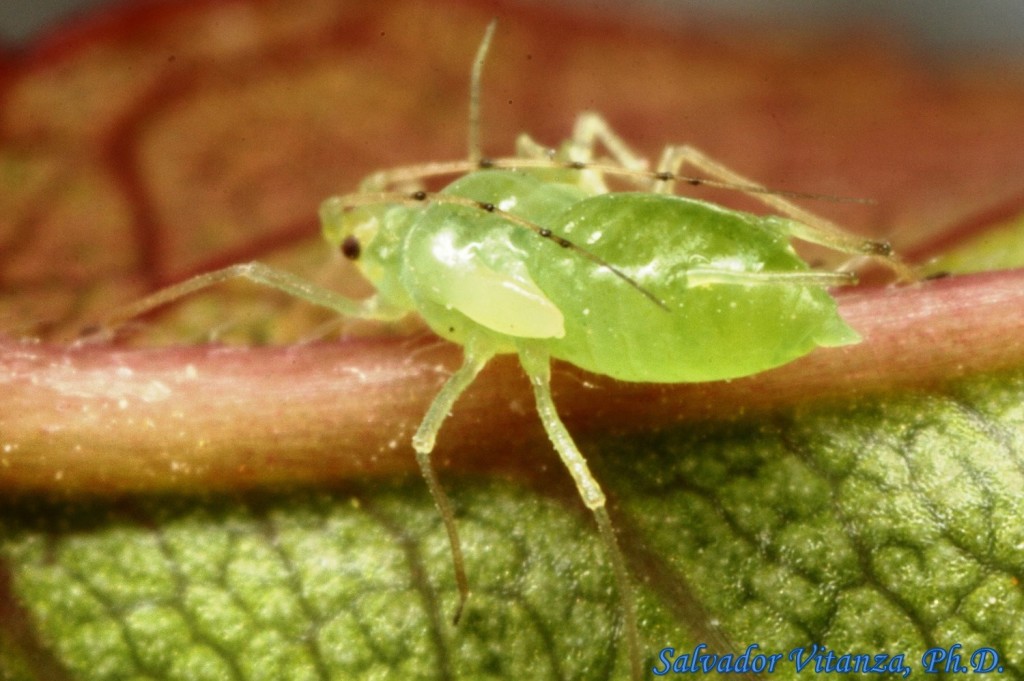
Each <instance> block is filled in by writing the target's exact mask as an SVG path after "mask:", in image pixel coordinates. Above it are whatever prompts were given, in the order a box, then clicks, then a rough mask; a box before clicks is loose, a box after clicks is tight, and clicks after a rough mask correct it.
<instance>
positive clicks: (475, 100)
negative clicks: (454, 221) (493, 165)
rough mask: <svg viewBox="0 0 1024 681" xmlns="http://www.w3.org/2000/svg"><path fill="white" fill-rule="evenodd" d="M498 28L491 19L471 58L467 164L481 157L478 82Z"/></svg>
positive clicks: (496, 23)
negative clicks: (474, 54)
mask: <svg viewBox="0 0 1024 681" xmlns="http://www.w3.org/2000/svg"><path fill="white" fill-rule="evenodd" d="M497 26H498V20H497V19H491V23H489V24H487V30H485V31H484V38H483V40H481V41H480V47H478V48H477V49H476V56H475V57H474V58H473V70H472V71H471V72H470V76H469V162H470V163H476V162H478V161H479V160H480V158H481V157H482V152H481V151H480V91H481V90H480V80H481V77H482V75H483V71H484V62H485V61H486V60H487V52H488V50H490V49H491V38H493V37H494V29H495V28H496V27H497Z"/></svg>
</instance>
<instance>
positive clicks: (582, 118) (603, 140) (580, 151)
mask: <svg viewBox="0 0 1024 681" xmlns="http://www.w3.org/2000/svg"><path fill="white" fill-rule="evenodd" d="M571 144H572V146H571V147H570V152H569V156H570V158H569V159H568V160H570V161H580V162H583V163H588V162H590V161H593V160H594V153H595V151H596V150H597V145H598V144H601V145H602V146H604V148H605V149H607V150H608V151H609V153H611V155H612V159H614V160H615V162H616V163H618V164H619V165H621V166H622V167H624V168H628V169H629V170H632V171H635V172H643V171H645V170H647V166H648V162H647V159H646V158H644V157H643V156H640V155H639V154H637V153H636V152H635V151H633V150H632V149H631V148H630V147H629V145H628V144H626V142H625V140H623V139H622V138H621V137H619V135H618V133H616V132H615V131H614V130H612V126H611V125H609V124H608V121H606V120H605V119H604V117H603V116H601V114H599V113H596V112H594V111H584V112H583V113H581V114H580V115H579V116H577V117H576V124H575V125H574V126H573V129H572V143H571ZM644 186H645V187H646V186H649V183H648V182H644Z"/></svg>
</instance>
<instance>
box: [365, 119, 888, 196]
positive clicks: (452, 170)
mask: <svg viewBox="0 0 1024 681" xmlns="http://www.w3.org/2000/svg"><path fill="white" fill-rule="evenodd" d="M472 137H474V136H473V135H471V138H472ZM491 169H495V170H532V169H541V170H547V169H555V170H557V169H564V170H579V171H584V170H591V171H595V172H599V173H605V174H608V175H618V176H620V177H629V178H634V179H640V180H649V181H652V182H681V183H683V184H686V185H689V186H691V187H715V188H717V189H729V190H733V191H738V192H744V193H748V194H770V195H772V196H782V197H785V198H787V199H805V200H810V201H829V202H831V203H858V204H863V205H873V204H874V203H875V201H874V199H865V198H860V197H856V196H836V195H833V194H816V193H813V192H798V191H793V190H790V189H776V188H773V187H763V186H761V185H757V184H735V183H733V182H725V181H722V180H715V179H712V178H709V177H696V176H693V175H679V174H676V173H673V172H671V171H656V170H637V169H634V168H627V167H625V166H622V165H618V164H614V163H595V162H584V161H559V160H557V159H552V158H519V157H515V156H506V157H502V158H486V157H483V156H478V157H477V158H476V159H473V158H470V159H469V160H465V161H435V162H432V163H419V164H416V165H410V166H399V167H397V168H391V169H390V170H386V171H381V172H379V173H375V174H373V175H371V176H370V178H371V180H370V182H369V183H368V184H370V185H371V186H374V188H377V189H387V188H388V187H390V186H393V185H400V184H402V183H406V182H411V181H414V180H423V179H426V178H430V177H443V176H445V175H464V174H466V173H470V172H473V171H475V170H491Z"/></svg>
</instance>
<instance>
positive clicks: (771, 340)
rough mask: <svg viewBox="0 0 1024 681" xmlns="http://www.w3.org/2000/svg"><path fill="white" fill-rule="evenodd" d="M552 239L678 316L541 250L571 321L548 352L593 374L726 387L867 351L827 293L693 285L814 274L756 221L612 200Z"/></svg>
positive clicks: (548, 286) (561, 227)
mask: <svg viewBox="0 0 1024 681" xmlns="http://www.w3.org/2000/svg"><path fill="white" fill-rule="evenodd" d="M551 229H552V230H553V231H555V232H556V233H558V234H560V235H562V236H564V237H566V238H568V239H570V240H572V241H573V243H575V244H578V245H579V246H581V247H582V248H585V249H587V250H589V251H591V252H592V253H594V254H595V255H597V256H598V257H600V258H602V259H604V260H606V261H607V262H609V263H612V264H614V265H615V266H616V267H617V268H619V269H620V270H622V271H623V272H624V273H625V274H626V275H628V276H629V277H630V278H632V279H633V280H635V281H636V282H637V283H638V284H639V285H640V286H641V287H643V288H644V289H645V290H647V291H650V292H651V293H652V294H653V295H654V296H655V297H657V298H658V299H659V300H661V301H663V302H664V303H665V305H666V306H667V308H668V309H667V310H663V309H661V308H658V307H657V306H656V305H654V304H652V303H651V302H650V301H648V300H646V299H645V298H644V297H643V296H642V295H640V294H639V293H638V292H637V291H636V290H635V289H632V288H631V287H629V286H627V285H624V283H623V282H622V280H621V279H619V278H617V277H616V276H613V275H612V273H610V272H609V271H607V270H606V269H602V268H600V267H598V266H595V265H594V264H593V263H592V262H588V261H586V260H584V259H582V258H578V257H573V254H572V253H568V252H563V253H558V249H553V248H546V249H544V252H543V253H542V252H541V250H536V251H535V253H536V255H535V256H534V257H535V258H536V262H531V268H530V269H531V272H533V275H534V279H535V281H536V282H537V284H538V285H539V286H540V288H541V289H542V290H543V291H544V292H545V293H546V294H547V296H548V297H549V298H550V299H551V300H552V301H553V302H554V304H555V305H557V306H558V307H559V309H561V310H562V312H563V314H564V316H565V329H566V332H565V336H564V337H562V338H558V339H552V340H551V341H550V344H549V348H550V352H551V354H552V355H553V356H555V357H558V358H560V359H563V360H566V361H568V362H571V363H573V364H575V365H577V366H580V367H582V368H584V369H588V370H590V371H593V372H595V373H600V374H605V375H609V376H613V377H615V378H619V379H622V380H629V381H644V382H698V381H711V380H721V379H726V378H735V377H739V376H745V375H749V374H754V373H757V372H760V371H764V370H766V369H770V368H772V367H775V366H779V365H781V364H785V363H786V362H789V361H791V360H793V359H795V358H797V357H800V356H801V355H804V354H806V353H807V352H809V351H810V350H811V349H813V348H815V347H817V346H819V345H820V346H834V345H842V344H846V343H851V342H856V340H858V336H857V334H856V333H855V332H854V331H853V330H852V329H850V327H848V326H847V325H846V323H845V322H843V320H842V319H841V318H840V317H839V315H838V313H837V312H836V304H835V301H834V300H833V298H832V297H831V296H830V295H829V294H828V292H827V291H826V290H825V289H823V288H822V287H820V286H814V285H806V284H795V283H778V282H761V281H756V280H755V281H753V282H751V283H744V284H718V283H716V284H705V285H692V284H691V283H690V282H689V281H688V273H693V272H697V271H701V270H703V271H709V270H710V271H735V272H765V273H767V272H805V271H807V270H808V266H807V264H806V263H805V262H804V261H803V260H801V259H800V258H799V257H798V256H797V255H796V253H795V252H794V251H793V250H792V248H791V247H790V244H789V241H788V239H787V238H786V237H785V236H784V235H780V234H779V233H778V232H777V231H774V230H770V229H767V228H765V227H764V226H762V225H761V224H760V219H759V218H757V217H756V216H753V215H749V214H746V213H740V212H735V211H729V210H726V209H722V208H719V207H717V206H714V205H711V204H706V203H703V202H700V201H693V200H689V199H684V198H681V197H675V196H656V195H650V194H605V195H600V196H596V197H592V198H589V199H586V200H584V201H580V202H577V203H575V204H573V205H572V206H571V207H569V208H568V209H567V210H566V211H565V212H564V213H562V214H561V215H560V216H559V217H558V219H557V220H556V221H555V222H553V223H551ZM545 246H548V244H545Z"/></svg>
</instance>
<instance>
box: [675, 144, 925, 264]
mask: <svg viewBox="0 0 1024 681" xmlns="http://www.w3.org/2000/svg"><path fill="white" fill-rule="evenodd" d="M687 164H688V165H690V166H692V167H694V168H696V169H697V170H699V171H700V172H702V173H704V174H706V175H707V176H708V177H710V178H712V179H713V180H717V181H718V182H722V183H726V184H729V185H734V186H736V187H738V188H739V189H740V191H745V192H746V193H748V194H750V195H751V196H752V197H754V198H756V199H757V200H759V201H761V202H762V203H764V204H765V205H767V206H770V207H771V208H774V209H775V210H777V211H779V212H780V213H782V214H783V215H787V216H789V217H791V218H793V219H792V220H781V219H775V220H770V219H767V218H766V220H765V224H766V225H769V226H775V227H777V228H779V229H781V230H783V231H784V232H785V233H787V234H790V235H792V236H794V237H796V238H798V239H801V240H803V241H807V242H810V243H814V244H819V245H821V246H826V247H828V248H831V249H833V250H836V251H840V252H843V253H851V254H856V255H863V256H869V257H873V258H877V259H879V260H881V262H882V263H883V264H885V266H886V267H888V268H890V269H891V270H893V272H895V273H896V274H897V275H898V276H899V277H900V279H902V280H904V281H914V280H916V279H917V277H916V276H915V275H914V273H913V270H911V268H910V267H909V266H907V265H906V264H905V263H904V262H903V261H902V260H900V259H899V258H898V257H896V256H895V255H893V253H892V247H891V246H890V245H889V243H888V242H885V241H872V240H869V239H864V238H862V237H858V236H856V235H854V234H850V233H848V232H846V231H845V230H843V229H842V228H841V227H839V226H838V225H836V224H835V223H833V222H831V221H829V220H826V219H825V218H823V217H821V216H819V215H816V214H814V213H812V212H811V211H809V210H805V209H803V208H801V207H800V206H797V205H796V204H795V203H793V202H792V201H790V200H789V199H787V198H786V197H785V196H782V195H780V194H779V193H774V192H771V191H767V190H765V187H763V186H762V185H760V184H758V183H757V182H753V181H752V180H750V179H749V178H746V177H744V176H742V175H740V174H739V173H737V172H735V171H733V170H731V169H730V168H727V167H726V166H724V165H722V164H721V163H719V162H718V161H715V160H714V159H712V158H711V157H710V156H708V155H707V154H705V153H704V152H702V151H700V150H698V149H695V148H693V147H691V146H689V145H682V146H668V147H665V150H664V151H663V152H662V155H661V160H660V161H659V162H658V173H661V174H663V175H664V177H665V179H663V180H661V181H660V182H659V186H658V187H657V188H656V191H658V192H662V193H672V192H674V191H675V185H676V182H677V179H676V176H677V174H678V173H679V170H680V168H682V167H683V166H684V165H687ZM684 181H685V180H684ZM691 183H692V184H699V180H695V181H692V182H691ZM773 223H774V224H773Z"/></svg>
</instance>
